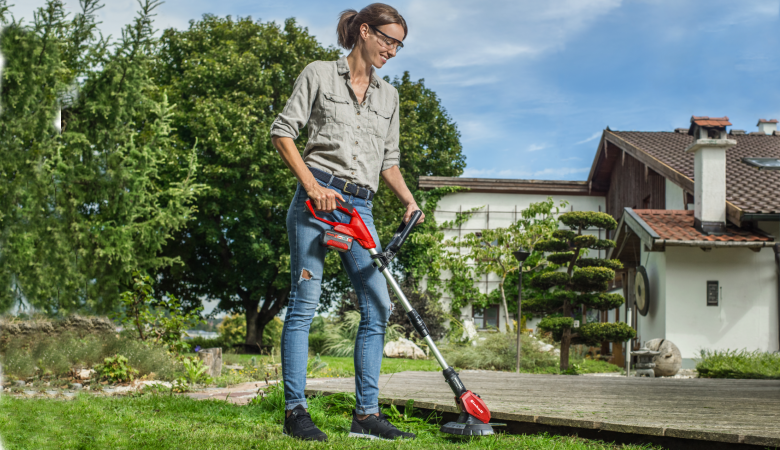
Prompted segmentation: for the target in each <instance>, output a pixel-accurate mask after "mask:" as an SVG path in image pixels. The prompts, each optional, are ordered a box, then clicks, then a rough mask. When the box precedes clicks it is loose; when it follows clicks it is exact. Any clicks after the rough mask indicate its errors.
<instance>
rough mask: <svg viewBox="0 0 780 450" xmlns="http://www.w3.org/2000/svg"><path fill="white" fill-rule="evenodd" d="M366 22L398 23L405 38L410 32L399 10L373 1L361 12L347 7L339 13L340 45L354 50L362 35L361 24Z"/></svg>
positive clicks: (378, 24) (372, 23)
mask: <svg viewBox="0 0 780 450" xmlns="http://www.w3.org/2000/svg"><path fill="white" fill-rule="evenodd" d="M364 23H366V24H368V25H373V26H375V27H378V26H382V25H387V24H390V23H397V24H398V25H401V27H402V28H403V29H404V39H406V34H407V33H408V32H409V30H408V29H407V28H406V20H404V18H403V16H401V14H399V13H398V10H396V9H395V8H393V7H392V6H390V5H385V4H384V3H372V4H370V5H368V6H366V7H365V8H363V9H361V10H360V12H357V11H355V10H354V9H347V10H344V11H342V12H341V14H339V24H338V26H337V27H336V33H337V34H338V43H339V45H340V46H341V47H342V48H344V49H346V50H352V48H353V47H355V44H357V41H358V36H360V26H361V25H363V24H364Z"/></svg>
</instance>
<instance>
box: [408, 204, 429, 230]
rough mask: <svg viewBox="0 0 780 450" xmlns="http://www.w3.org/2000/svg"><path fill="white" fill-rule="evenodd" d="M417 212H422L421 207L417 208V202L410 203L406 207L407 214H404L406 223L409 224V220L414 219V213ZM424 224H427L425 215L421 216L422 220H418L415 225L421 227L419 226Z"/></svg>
mask: <svg viewBox="0 0 780 450" xmlns="http://www.w3.org/2000/svg"><path fill="white" fill-rule="evenodd" d="M417 210H420V211H422V210H421V209H420V207H419V206H417V203H415V202H412V203H409V204H408V205H406V213H404V223H408V222H409V219H411V218H412V213H414V212H415V211H417ZM423 222H425V213H423V215H422V216H420V220H418V221H417V223H416V224H415V225H419V224H421V223H423Z"/></svg>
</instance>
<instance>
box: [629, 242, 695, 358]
mask: <svg viewBox="0 0 780 450" xmlns="http://www.w3.org/2000/svg"><path fill="white" fill-rule="evenodd" d="M696 251H699V252H701V250H699V249H696ZM667 256H668V255H667V254H666V253H664V252H647V251H645V250H644V246H643V248H642V255H641V258H642V259H641V261H642V265H643V266H644V267H645V269H646V270H647V278H648V281H649V282H650V286H649V291H650V308H649V309H648V311H647V315H646V316H642V315H640V314H639V313H638V312H637V311H636V308H635V310H634V312H633V313H634V314H636V315H637V320H636V328H637V330H636V332H637V340H638V342H639V343H640V344H644V343H645V342H647V341H649V340H651V339H667V338H669V337H668V336H667V333H668V326H667V322H668V308H667V304H668V299H669V298H668V293H669V289H668V281H667V280H668V276H669V275H668V273H669V270H670V269H669V268H668V257H667ZM669 339H671V338H669ZM672 341H673V342H674V343H675V344H676V343H677V342H676V341H674V340H673V339H672ZM678 345H679V344H678Z"/></svg>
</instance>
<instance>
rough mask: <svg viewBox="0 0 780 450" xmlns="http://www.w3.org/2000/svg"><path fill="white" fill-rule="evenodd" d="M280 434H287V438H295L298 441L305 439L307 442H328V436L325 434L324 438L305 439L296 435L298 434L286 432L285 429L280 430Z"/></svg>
mask: <svg viewBox="0 0 780 450" xmlns="http://www.w3.org/2000/svg"><path fill="white" fill-rule="evenodd" d="M282 434H283V435H285V436H287V437H288V438H290V439H296V440H299V441H307V442H328V436H325V439H306V438H301V437H298V436H293V435H292V434H288V433H287V430H282Z"/></svg>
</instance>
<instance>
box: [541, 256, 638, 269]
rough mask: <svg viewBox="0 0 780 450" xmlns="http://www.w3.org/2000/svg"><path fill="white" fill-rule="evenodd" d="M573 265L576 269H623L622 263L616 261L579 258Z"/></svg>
mask: <svg viewBox="0 0 780 450" xmlns="http://www.w3.org/2000/svg"><path fill="white" fill-rule="evenodd" d="M550 256H552V255H550ZM547 259H550V258H549V257H548V258H547ZM575 265H576V266H577V267H606V268H609V269H612V270H620V269H622V268H623V263H622V262H620V260H617V259H600V258H580V259H578V260H577V262H576V263H575Z"/></svg>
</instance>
